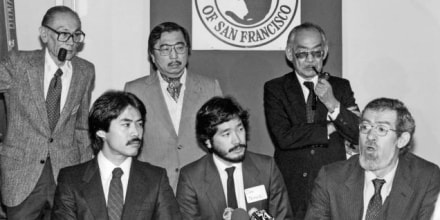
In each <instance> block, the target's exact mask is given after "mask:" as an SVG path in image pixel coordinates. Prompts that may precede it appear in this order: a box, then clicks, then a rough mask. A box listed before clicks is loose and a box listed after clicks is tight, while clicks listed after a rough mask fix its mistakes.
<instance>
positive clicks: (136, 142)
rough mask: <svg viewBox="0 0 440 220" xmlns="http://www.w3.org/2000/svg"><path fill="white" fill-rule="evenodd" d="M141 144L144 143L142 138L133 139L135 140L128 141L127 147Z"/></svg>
mask: <svg viewBox="0 0 440 220" xmlns="http://www.w3.org/2000/svg"><path fill="white" fill-rule="evenodd" d="M141 142H142V140H141V139H140V138H133V139H131V140H129V141H127V145H130V144H140V143H141Z"/></svg>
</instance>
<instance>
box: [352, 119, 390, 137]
mask: <svg viewBox="0 0 440 220" xmlns="http://www.w3.org/2000/svg"><path fill="white" fill-rule="evenodd" d="M371 129H374V132H376V134H377V135H379V136H382V137H383V136H386V135H387V134H388V131H394V132H397V130H395V129H391V128H390V127H388V126H387V125H383V124H376V125H372V124H370V123H366V122H363V123H361V124H359V132H361V133H362V134H368V132H370V130H371Z"/></svg>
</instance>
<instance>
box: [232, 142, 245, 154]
mask: <svg viewBox="0 0 440 220" xmlns="http://www.w3.org/2000/svg"><path fill="white" fill-rule="evenodd" d="M242 147H243V148H246V145H245V144H239V145H236V146H234V147H233V148H231V149H229V151H228V153H231V152H232V151H234V150H237V149H239V148H242Z"/></svg>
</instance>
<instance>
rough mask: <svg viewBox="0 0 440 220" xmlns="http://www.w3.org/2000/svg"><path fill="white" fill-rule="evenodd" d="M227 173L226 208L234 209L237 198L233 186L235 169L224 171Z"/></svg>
mask: <svg viewBox="0 0 440 220" xmlns="http://www.w3.org/2000/svg"><path fill="white" fill-rule="evenodd" d="M225 170H226V172H227V173H228V181H227V190H228V192H227V195H228V207H230V208H233V209H236V208H237V207H238V205H237V197H236V196H235V184H234V170H235V167H229V168H226V169H225Z"/></svg>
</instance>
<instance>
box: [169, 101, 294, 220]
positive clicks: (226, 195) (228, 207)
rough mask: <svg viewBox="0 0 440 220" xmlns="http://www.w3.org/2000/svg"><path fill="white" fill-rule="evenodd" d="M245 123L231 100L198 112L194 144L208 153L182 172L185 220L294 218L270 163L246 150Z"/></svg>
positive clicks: (180, 188)
mask: <svg viewBox="0 0 440 220" xmlns="http://www.w3.org/2000/svg"><path fill="white" fill-rule="evenodd" d="M248 118H249V115H248V112H247V111H245V110H243V108H242V107H241V106H240V105H239V104H238V103H237V102H235V101H234V100H233V99H232V98H221V97H214V98H212V99H210V100H209V101H208V102H206V103H205V104H204V105H203V106H202V107H201V108H200V110H199V111H198V112H197V117H196V135H197V139H198V141H199V144H200V145H202V146H204V147H206V148H207V150H209V151H210V152H211V153H210V154H208V155H205V156H204V157H202V158H200V159H199V160H197V161H195V162H193V163H191V164H189V165H187V166H185V167H183V168H182V171H181V173H180V177H179V183H178V186H177V201H178V203H179V206H180V212H181V214H182V217H183V219H188V220H193V219H204V220H218V219H230V217H231V213H230V212H231V211H232V210H234V209H237V208H240V209H244V210H246V212H249V211H251V212H252V210H265V211H266V212H268V213H269V214H270V215H272V216H274V217H275V219H292V211H291V209H290V203H289V199H288V196H287V191H286V187H285V185H284V181H283V178H282V176H281V173H280V171H279V170H278V167H277V165H276V164H275V162H274V160H273V158H271V157H270V156H266V155H261V154H256V153H252V152H250V151H247V139H248V130H249V123H248Z"/></svg>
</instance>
